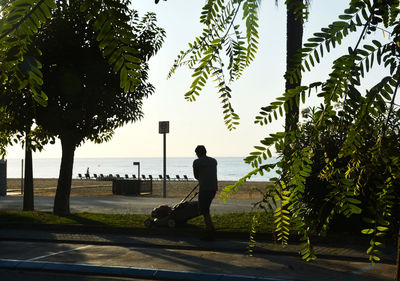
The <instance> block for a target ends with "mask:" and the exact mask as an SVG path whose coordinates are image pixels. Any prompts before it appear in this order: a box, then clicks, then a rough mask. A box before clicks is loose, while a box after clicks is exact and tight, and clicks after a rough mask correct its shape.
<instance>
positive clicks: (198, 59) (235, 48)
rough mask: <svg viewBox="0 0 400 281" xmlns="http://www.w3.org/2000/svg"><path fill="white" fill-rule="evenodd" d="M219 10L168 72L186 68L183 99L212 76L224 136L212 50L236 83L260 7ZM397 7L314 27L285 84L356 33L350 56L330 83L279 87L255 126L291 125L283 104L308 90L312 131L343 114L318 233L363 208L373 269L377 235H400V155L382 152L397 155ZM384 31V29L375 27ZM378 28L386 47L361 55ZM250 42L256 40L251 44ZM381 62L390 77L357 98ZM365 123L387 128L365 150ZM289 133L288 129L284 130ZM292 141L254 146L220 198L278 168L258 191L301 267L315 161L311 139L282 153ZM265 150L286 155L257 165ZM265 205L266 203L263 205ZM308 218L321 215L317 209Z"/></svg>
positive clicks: (225, 95) (350, 13)
mask: <svg viewBox="0 0 400 281" xmlns="http://www.w3.org/2000/svg"><path fill="white" fill-rule="evenodd" d="M295 2H296V1H287V2H286V4H287V6H288V8H289V9H290V8H291V7H290V4H291V3H295ZM224 3H225V2H224V1H217V0H216V1H208V2H207V4H206V5H205V6H204V8H203V11H202V16H201V19H200V22H201V23H203V24H205V25H206V28H205V29H204V30H203V33H202V35H201V36H199V37H197V38H196V39H195V41H194V42H193V43H192V44H191V45H189V50H187V51H185V52H181V54H180V55H179V56H178V58H177V60H176V61H175V64H174V66H173V68H172V70H171V73H170V74H172V73H173V72H174V71H175V69H176V68H177V67H179V66H182V65H187V66H189V67H190V68H192V69H194V74H193V77H194V80H193V83H192V85H191V89H190V91H189V92H188V93H186V95H185V96H186V98H187V99H189V100H195V96H196V95H198V94H199V91H200V90H201V88H202V87H203V86H204V84H205V83H206V81H207V79H208V77H209V76H210V75H211V76H214V77H216V78H217V80H218V82H219V84H218V87H219V93H221V99H222V103H223V108H224V113H225V120H226V124H227V126H228V129H232V128H234V126H235V125H237V122H236V121H235V120H236V119H238V117H237V115H236V114H235V113H234V111H233V109H232V107H231V105H230V103H229V98H230V89H229V87H227V82H226V81H225V80H224V79H223V77H224V76H223V75H221V73H223V68H222V65H223V64H222V62H221V61H222V60H221V56H220V52H221V50H222V49H223V46H227V56H228V58H229V64H228V67H227V68H228V70H229V74H230V78H231V79H230V80H233V79H236V78H238V77H239V76H240V73H241V71H242V70H243V68H244V67H245V66H247V65H248V62H249V61H251V60H252V59H253V56H252V54H254V51H255V50H256V47H255V46H254V45H253V44H255V45H256V40H257V38H258V35H257V27H258V25H257V13H256V11H257V7H258V2H257V1H227V2H226V5H223V4H224ZM241 4H243V21H244V22H246V34H247V36H246V39H247V41H246V42H245V41H244V37H241V33H240V31H239V27H238V25H235V23H234V20H235V17H236V15H237V13H236V12H237V11H238V7H239V6H240V5H241ZM398 6H399V1H388V0H386V1H369V0H352V1H349V8H348V9H346V10H345V13H344V14H343V15H340V16H339V20H338V21H335V22H333V23H332V24H331V25H329V26H328V27H326V28H322V29H321V32H318V33H315V34H314V36H313V37H312V38H309V39H308V42H306V43H305V44H304V46H303V48H299V46H298V47H297V55H296V56H297V60H295V61H298V62H300V61H301V67H300V68H297V69H296V68H294V69H289V71H287V73H286V77H285V78H286V79H287V81H289V82H290V80H292V81H293V82H295V81H296V80H300V78H301V74H302V72H305V71H310V70H311V68H312V67H313V66H314V65H315V64H317V63H319V62H320V60H321V59H322V57H323V56H324V54H326V53H327V52H329V51H330V49H331V48H335V47H336V46H338V45H340V44H341V43H342V41H343V40H344V38H345V37H346V36H347V35H348V34H349V33H352V32H355V31H359V30H360V29H362V30H361V34H360V36H359V40H358V42H357V44H356V45H355V46H352V47H350V48H349V51H348V54H345V55H343V56H341V57H339V58H338V59H337V60H335V62H334V64H333V66H332V72H331V74H330V76H329V79H328V80H327V81H324V82H320V81H317V82H315V83H312V84H310V85H307V86H301V85H300V83H299V84H298V85H297V86H295V87H293V88H291V87H287V91H286V92H285V93H284V95H283V96H280V97H279V98H277V100H276V101H274V102H273V103H271V104H270V105H268V106H265V107H263V108H261V112H260V115H259V116H257V117H256V123H259V124H261V125H267V124H268V123H270V122H272V120H273V119H278V116H279V115H280V116H282V115H283V113H285V116H287V117H289V118H290V117H294V118H293V120H295V119H296V117H295V115H292V114H291V113H292V111H291V110H292V109H294V108H295V106H294V107H293V108H290V106H289V105H290V104H291V103H293V104H296V105H297V104H300V103H301V102H303V103H304V102H305V101H306V100H307V94H308V96H309V95H310V94H312V93H314V92H315V93H316V94H317V95H318V96H319V97H321V98H322V99H323V104H322V106H321V109H320V110H318V111H317V112H316V114H315V120H316V127H315V128H316V131H317V132H318V131H319V130H321V131H323V128H324V126H326V124H328V123H333V121H334V120H335V118H336V116H337V114H339V113H341V114H342V117H340V118H339V122H338V123H336V124H338V126H341V132H343V134H344V136H345V138H344V140H343V143H342V145H341V147H340V149H338V151H337V152H336V154H335V155H334V156H332V155H330V156H329V157H328V156H327V155H324V162H326V166H325V167H324V169H322V171H321V173H320V176H321V177H324V179H325V180H326V181H329V182H330V183H333V182H336V184H335V185H334V187H333V188H332V190H330V192H328V193H327V194H326V196H325V195H324V196H325V199H326V200H328V201H329V202H330V203H331V204H330V208H329V212H328V215H327V216H326V217H325V220H324V221H323V223H322V228H321V229H322V230H326V229H327V228H328V226H329V224H330V222H331V221H332V218H333V217H334V216H335V215H336V214H343V215H345V216H346V217H351V216H352V215H353V214H360V213H361V212H362V211H363V210H364V211H367V209H368V211H369V214H373V215H372V217H367V218H366V220H367V221H368V222H369V223H370V224H371V227H370V228H367V229H364V230H363V233H364V234H368V235H371V236H372V240H371V247H369V249H368V251H367V253H368V254H369V255H370V259H371V261H372V262H374V261H378V260H379V257H378V254H379V251H378V250H377V249H376V247H380V246H381V245H382V242H380V241H379V239H380V238H379V237H381V236H382V235H385V234H386V233H388V232H389V230H390V229H396V231H397V233H399V237H400V232H399V230H398V229H399V228H398V222H397V223H396V220H398V218H397V216H396V214H398V211H396V210H398V203H396V202H398V201H399V200H398V197H397V196H398V185H397V184H396V179H398V178H399V176H400V174H399V166H398V159H399V156H400V155H397V154H396V155H390V154H389V153H388V151H392V152H393V151H397V141H396V140H397V137H396V135H395V134H394V132H395V130H388V122H389V121H388V120H390V117H391V116H392V115H393V114H395V110H394V109H393V108H394V106H393V105H394V100H395V98H396V94H397V88H398V85H399V82H398V81H400V76H399V75H400V74H399V73H400V71H399V63H398V57H400V56H399V46H400V44H399V42H400V39H399V38H400V37H399V31H400V27H399V26H398V15H399V9H398ZM382 25H383V27H381V26H382ZM230 27H232V28H233V31H234V32H232V33H233V34H234V35H233V37H234V38H232V37H231V36H230V35H229V34H230V33H229V32H224V31H225V30H227V29H229V28H230ZM376 29H381V30H383V32H384V33H386V34H390V38H391V40H388V42H387V43H384V44H382V43H381V42H380V41H377V40H372V43H370V44H366V45H364V46H362V47H361V46H360V43H361V41H362V40H363V39H364V40H365V39H366V38H367V39H368V38H369V37H370V34H371V32H373V31H375V30H376ZM387 29H389V30H387ZM221 34H222V35H221ZM254 38H255V41H254V40H253V41H252V39H254ZM185 59H187V60H185ZM374 63H375V64H374ZM381 63H382V64H383V65H384V66H385V67H386V68H387V69H389V70H390V75H388V76H386V77H383V78H382V80H380V81H378V82H377V83H376V85H375V86H374V87H372V88H371V89H370V90H368V91H366V93H365V95H363V94H361V93H360V90H359V89H358V88H359V87H360V86H361V81H362V78H363V77H364V74H365V73H366V72H368V71H369V70H370V69H371V68H372V67H373V66H374V65H375V66H376V65H377V64H381ZM221 77H222V78H221ZM293 101H294V102H293ZM338 101H339V102H341V103H342V104H343V105H344V107H343V108H344V109H345V110H344V111H339V112H338V111H337V110H335V109H334V107H333V103H336V102H338ZM386 103H390V106H386ZM343 116H347V117H350V120H351V122H349V123H346V122H343V118H344V117H343ZM371 116H375V117H379V118H380V119H379V120H382V118H381V117H382V116H384V117H386V118H384V119H386V122H377V123H374V124H376V125H377V126H378V127H375V130H376V132H377V133H376V134H375V135H374V134H372V135H371V136H370V141H372V144H371V143H369V144H368V146H365V145H361V144H362V143H363V142H365V141H366V140H365V139H364V136H363V134H364V133H365V132H366V131H369V132H371V128H370V125H371V118H372V117H371ZM289 118H287V119H286V121H287V122H289V123H291V124H294V123H293V122H291V121H289V120H290V119H289ZM289 126H290V125H289V124H287V126H286V127H289ZM299 137H301V132H300V131H299V130H298V128H295V127H294V126H293V127H292V128H291V129H290V130H286V131H285V132H278V133H274V134H271V135H270V136H268V137H266V138H265V139H263V140H261V145H258V146H255V148H256V150H257V151H254V152H252V153H251V155H250V156H249V157H247V158H246V162H247V163H249V164H252V166H253V167H254V168H255V169H254V171H252V172H250V173H249V174H248V175H247V176H245V177H244V178H242V179H241V180H239V181H238V183H237V184H235V185H234V186H232V187H229V188H227V189H226V190H225V195H227V196H228V195H229V192H233V191H234V190H235V189H236V188H237V187H238V186H240V184H241V183H242V182H243V181H245V180H248V179H249V178H251V176H252V175H254V174H257V173H260V174H263V173H264V172H265V171H268V170H270V169H272V168H276V169H278V172H279V173H280V177H278V178H276V179H274V180H275V185H274V186H271V187H268V189H267V190H266V196H272V199H274V200H276V202H277V205H276V207H275V209H274V214H275V217H276V223H277V226H276V230H277V233H278V239H279V240H281V241H282V243H283V244H286V243H287V239H288V237H289V228H288V227H287V226H288V225H295V226H296V229H297V232H298V233H299V234H300V235H301V237H303V240H304V244H303V245H304V250H303V251H302V256H303V258H305V259H306V260H311V259H314V258H315V255H314V252H313V249H312V244H311V232H310V229H313V226H315V223H316V222H317V220H313V219H309V217H308V209H307V208H306V205H305V204H304V202H305V198H304V195H305V190H306V185H307V179H308V178H309V177H310V175H311V173H312V166H313V159H315V158H314V153H315V151H314V150H313V147H314V146H315V145H316V143H315V142H316V141H317V140H318V138H315V139H314V140H313V141H312V142H311V143H310V145H307V146H305V147H303V148H302V149H300V150H295V149H288V146H289V147H290V146H294V145H295V141H296V140H297V139H298V138H299ZM271 147H275V148H276V150H277V151H284V150H285V149H287V151H288V153H284V154H285V157H282V158H280V159H279V161H278V162H277V163H275V164H264V160H266V159H267V158H269V157H271V156H272V153H271V152H270V149H271ZM365 149H368V150H367V151H368V152H370V155H371V159H370V160H368V161H367V160H366V159H365ZM387 149H389V150H387ZM344 159H345V160H346V161H345V163H347V165H345V166H344V167H343V166H341V165H337V164H336V163H338V162H341V161H343V160H344ZM371 167H374V168H375V169H376V168H378V167H379V169H383V170H384V171H386V174H384V175H386V176H387V177H386V179H384V177H380V178H376V177H371V175H372V173H373V171H374V170H373V169H371ZM364 177H365V178H364ZM334 179H336V180H334ZM338 179H340V180H338ZM360 192H366V193H369V194H374V195H375V196H376V198H378V200H377V201H378V202H376V204H367V206H364V205H361V204H360V203H361V201H360V200H359V199H357V198H358V197H357V196H358V195H359V194H360ZM266 199H267V198H266ZM265 202H269V201H267V200H265ZM271 208H272V206H271ZM315 211H316V212H317V213H318V212H319V210H315ZM392 217H396V219H395V220H392V219H389V218H392ZM399 244H400V243H399ZM399 255H400V252H399ZM397 280H399V277H397Z"/></svg>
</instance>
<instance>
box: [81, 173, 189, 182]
mask: <svg viewBox="0 0 400 281" xmlns="http://www.w3.org/2000/svg"><path fill="white" fill-rule="evenodd" d="M78 178H80V179H94V180H114V179H127V180H132V179H133V180H135V179H137V177H136V175H132V177H130V176H129V175H128V174H125V176H124V177H121V176H120V175H119V174H115V176H114V175H113V174H109V175H104V174H99V175H97V174H93V176H90V175H87V174H85V176H83V175H82V174H78ZM165 179H166V180H167V181H188V180H192V179H191V178H188V176H187V175H183V177H182V178H181V177H180V176H179V175H176V177H175V178H171V177H170V176H169V175H166V176H165ZM141 180H153V181H162V180H163V176H162V175H158V178H156V177H153V176H152V175H149V176H148V177H146V176H145V175H142V176H141Z"/></svg>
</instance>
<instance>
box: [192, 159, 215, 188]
mask: <svg viewBox="0 0 400 281" xmlns="http://www.w3.org/2000/svg"><path fill="white" fill-rule="evenodd" d="M193 173H194V177H195V178H196V179H197V180H198V181H199V184H200V190H218V180H217V160H215V159H214V158H212V157H208V156H204V157H200V158H198V159H196V160H194V161H193Z"/></svg>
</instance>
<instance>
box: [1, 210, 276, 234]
mask: <svg viewBox="0 0 400 281" xmlns="http://www.w3.org/2000/svg"><path fill="white" fill-rule="evenodd" d="M254 215H257V217H258V221H259V222H260V224H259V226H258V227H257V232H261V233H271V232H272V230H273V228H274V226H273V218H272V215H268V214H265V213H233V214H215V215H213V216H212V218H213V222H214V225H215V228H216V229H217V231H224V232H246V233H248V232H249V231H250V229H251V224H252V220H253V216H254ZM147 218H149V216H148V215H142V214H93V213H73V214H71V215H69V216H67V217H59V216H55V215H53V214H52V213H50V212H16V211H12V212H0V225H1V224H3V225H7V224H21V225H23V224H42V225H46V224H50V225H82V226H105V227H123V228H136V229H145V226H144V221H145V219H147ZM203 227H204V222H203V218H202V217H197V218H194V219H191V220H189V221H188V223H187V225H186V226H185V228H203Z"/></svg>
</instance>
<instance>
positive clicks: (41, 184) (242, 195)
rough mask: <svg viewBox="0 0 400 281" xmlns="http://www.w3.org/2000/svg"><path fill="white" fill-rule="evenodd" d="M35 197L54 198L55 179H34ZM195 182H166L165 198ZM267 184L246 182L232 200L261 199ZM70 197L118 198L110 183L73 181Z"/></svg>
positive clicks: (11, 183) (11, 189)
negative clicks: (113, 192) (262, 191)
mask: <svg viewBox="0 0 400 281" xmlns="http://www.w3.org/2000/svg"><path fill="white" fill-rule="evenodd" d="M33 182H34V195H35V196H54V195H55V190H56V187H57V179H44V178H38V179H34V180H33ZM234 183H235V182H234V181H219V182H218V186H219V187H218V194H217V196H218V195H219V194H220V192H221V191H222V189H223V188H224V187H226V186H229V185H232V184H234ZM196 184H197V182H196V181H190V180H189V181H167V185H166V190H167V197H174V198H184V197H185V196H186V195H187V194H188V193H189V192H190V191H191V190H192V189H193V188H194V187H195V186H196ZM266 185H268V182H256V181H253V182H246V183H244V184H243V186H242V187H241V188H239V190H238V192H236V193H235V194H233V195H232V197H231V198H232V199H261V198H262V195H261V193H260V192H258V191H257V190H263V189H264V187H265V186H266ZM7 192H8V193H9V194H14V195H15V196H18V195H20V193H21V179H15V178H11V179H7ZM162 195H163V182H162V181H153V193H152V195H150V196H155V197H162ZM71 196H118V195H113V194H112V182H111V181H99V180H81V179H73V180H72V186H71Z"/></svg>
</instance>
